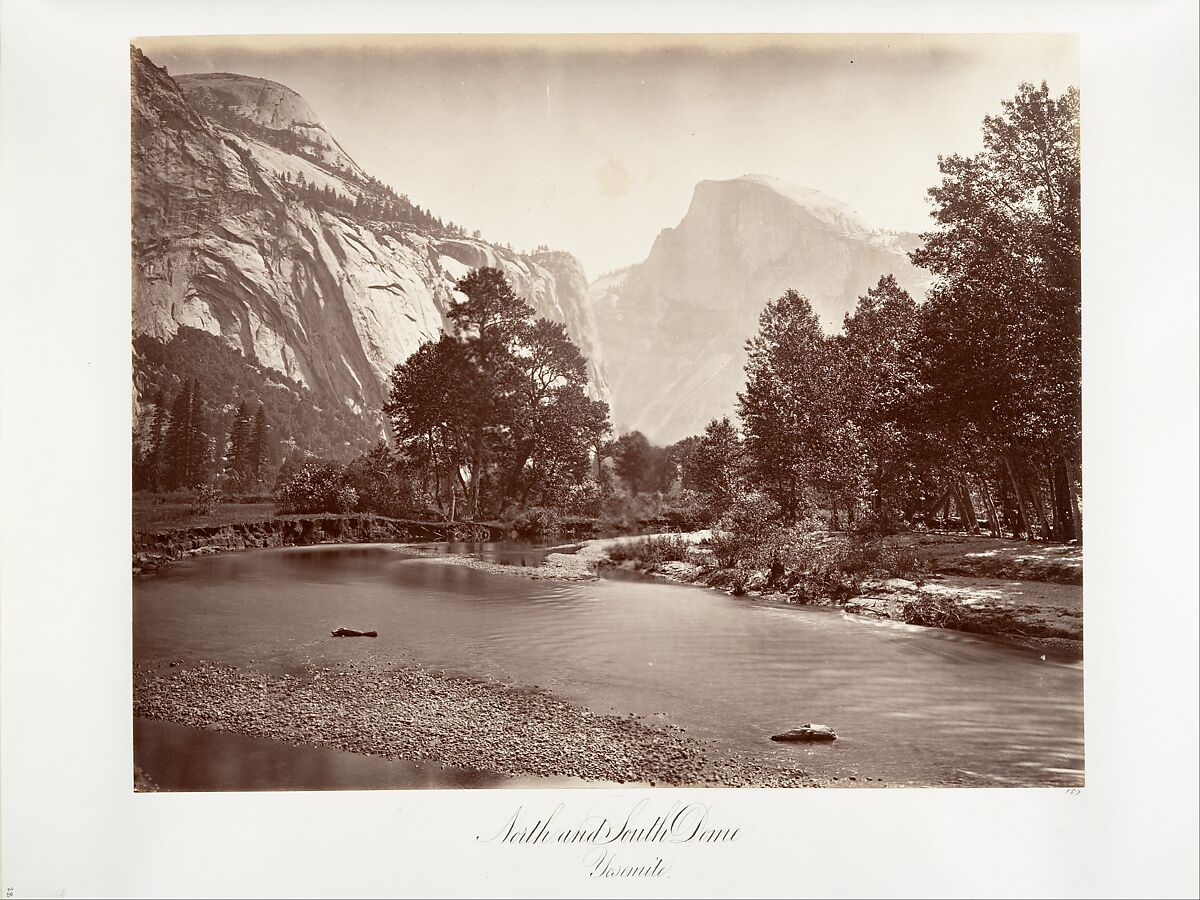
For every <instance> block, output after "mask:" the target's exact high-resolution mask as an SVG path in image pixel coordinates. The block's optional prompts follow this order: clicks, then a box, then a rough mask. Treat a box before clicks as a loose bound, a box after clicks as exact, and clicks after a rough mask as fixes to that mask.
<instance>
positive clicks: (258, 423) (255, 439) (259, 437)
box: [249, 403, 271, 485]
mask: <svg viewBox="0 0 1200 900" xmlns="http://www.w3.org/2000/svg"><path fill="white" fill-rule="evenodd" d="M269 427H270V426H269V425H268V423H267V411H266V410H265V409H263V406H262V404H261V403H260V404H259V405H258V409H257V410H256V411H255V413H254V428H253V433H252V434H251V436H250V446H249V473H250V482H251V483H252V484H254V485H261V484H262V483H263V482H264V481H265V480H266V477H267V466H268V465H269V464H270V459H271V452H270V443H269V442H270V432H269Z"/></svg>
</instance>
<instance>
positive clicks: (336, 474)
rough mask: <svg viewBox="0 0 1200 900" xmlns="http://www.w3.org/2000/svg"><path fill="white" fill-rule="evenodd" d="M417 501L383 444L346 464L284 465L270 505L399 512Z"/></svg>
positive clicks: (286, 509) (409, 511) (289, 509)
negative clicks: (297, 466) (273, 502)
mask: <svg viewBox="0 0 1200 900" xmlns="http://www.w3.org/2000/svg"><path fill="white" fill-rule="evenodd" d="M417 506H418V503H417V499H416V493H415V491H414V490H413V483H412V478H411V477H410V476H409V473H408V472H407V471H406V470H405V468H404V466H403V464H402V463H400V462H399V461H398V460H397V459H396V458H395V457H394V456H393V455H392V454H391V452H390V451H389V450H388V449H387V447H386V446H384V445H383V444H380V445H379V446H377V447H376V448H375V449H374V450H372V451H371V452H369V453H364V454H363V455H362V456H360V457H358V458H357V459H355V460H354V461H353V462H350V463H347V464H346V465H342V464H340V463H305V464H304V465H302V466H300V467H299V468H298V469H292V468H290V467H287V466H285V467H284V470H283V471H281V472H280V475H279V478H278V480H277V481H276V483H275V508H276V511H277V512H279V513H281V514H289V513H323V512H327V513H352V512H360V513H375V514H376V515H381V516H388V517H390V518H404V517H407V516H411V515H413V514H414V512H415V511H416V509H417Z"/></svg>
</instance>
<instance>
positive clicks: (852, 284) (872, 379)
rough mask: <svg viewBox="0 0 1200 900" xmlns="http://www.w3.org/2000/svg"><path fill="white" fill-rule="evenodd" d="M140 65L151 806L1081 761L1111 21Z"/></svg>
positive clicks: (137, 376) (913, 779)
mask: <svg viewBox="0 0 1200 900" xmlns="http://www.w3.org/2000/svg"><path fill="white" fill-rule="evenodd" d="M130 52H131V66H132V77H131V142H132V254H133V260H132V262H133V297H132V325H133V328H132V345H133V346H132V355H133V397H132V401H133V402H132V406H133V423H132V459H133V484H134V494H133V523H132V532H133V533H132V540H133V547H132V565H133V600H132V602H133V660H132V666H133V673H134V678H133V698H132V701H133V709H132V712H133V736H134V744H133V746H134V759H133V772H132V782H133V786H134V788H135V789H136V790H142V791H155V790H161V791H222V790H360V789H372V788H376V789H412V788H502V787H523V788H527V787H552V788H557V787H611V786H613V785H616V784H626V785H629V784H632V785H638V786H645V787H650V786H713V787H872V788H879V787H946V786H957V787H1009V786H1011V787H1045V786H1064V787H1078V786H1081V785H1082V784H1083V780H1084V742H1083V662H1082V659H1083V587H1082V584H1083V549H1082V548H1083V487H1082V459H1081V435H1082V423H1081V380H1080V379H1081V331H1080V315H1081V279H1080V190H1079V155H1080V132H1079V61H1078V40H1077V38H1076V37H1075V36H1072V35H1052V34H1028V35H1019V34H1003V35H987V34H976V35H948V34H938V35H919V34H907V35H600V34H597V35H465V36H464V35H443V36H433V35H392V36H387V35H360V36H350V35H339V36H311V35H310V36H295V37H287V36H269V37H268V36H262V37H259V36H226V37H221V36H217V37H163V36H160V37H145V38H135V39H133V41H132V46H131V50H130Z"/></svg>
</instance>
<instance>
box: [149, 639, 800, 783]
mask: <svg viewBox="0 0 1200 900" xmlns="http://www.w3.org/2000/svg"><path fill="white" fill-rule="evenodd" d="M133 713H134V715H135V716H140V717H144V718H150V719H162V720H166V721H170V722H175V723H178V724H181V725H189V726H193V727H204V728H218V729H223V730H226V731H234V732H240V733H242V734H251V735H257V736H260V737H266V738H272V739H275V740H280V741H288V742H291V743H302V744H314V745H318V746H327V747H336V748H338V749H342V750H349V751H352V752H356V753H365V754H369V755H373V756H382V757H387V758H390V759H410V760H429V761H432V762H436V763H439V764H442V765H447V766H457V767H463V768H470V769H477V770H480V771H486V772H494V773H497V774H502V775H525V776H529V775H532V776H543V777H562V776H574V777H577V778H585V779H591V780H599V781H606V782H614V783H626V782H635V781H636V782H650V783H653V784H666V785H691V786H706V785H707V786H724V787H818V786H819V785H817V784H816V783H815V782H814V780H813V778H812V777H811V776H809V775H807V774H806V773H804V772H802V771H800V770H798V769H794V768H786V767H783V766H774V765H771V764H769V763H764V762H759V761H757V760H751V759H746V758H743V757H740V756H734V755H730V754H727V753H723V752H720V751H718V750H717V749H716V748H715V747H714V746H713V745H712V744H710V743H707V742H701V741H698V740H696V739H694V738H692V737H689V736H688V735H687V734H685V733H684V732H683V730H682V729H679V728H676V727H674V726H671V725H661V724H656V723H650V722H646V721H644V720H642V719H640V718H637V717H634V716H632V715H631V716H627V717H619V716H612V715H599V714H596V713H593V712H591V711H590V710H587V709H584V708H581V707H578V706H574V705H572V704H569V703H567V702H565V701H563V700H561V699H560V698H558V697H555V696H554V695H552V694H550V693H548V692H545V691H541V690H536V689H535V690H525V689H519V688H513V687H510V686H507V685H502V684H498V683H495V682H487V681H477V680H471V679H467V678H463V677H459V676H455V675H449V674H445V673H441V672H434V671H430V670H428V669H425V668H422V667H420V666H405V667H402V668H388V667H383V666H378V665H371V664H346V665H344V666H339V667H337V668H329V667H327V668H310V669H308V670H306V671H304V672H301V673H297V674H268V673H263V672H255V671H250V670H246V669H239V668H238V667H236V666H228V665H217V664H211V663H201V664H199V665H196V666H192V667H187V668H184V667H171V668H161V667H144V666H143V667H138V668H136V669H135V671H134V709H133Z"/></svg>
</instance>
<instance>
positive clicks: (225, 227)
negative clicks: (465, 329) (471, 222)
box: [132, 49, 608, 418]
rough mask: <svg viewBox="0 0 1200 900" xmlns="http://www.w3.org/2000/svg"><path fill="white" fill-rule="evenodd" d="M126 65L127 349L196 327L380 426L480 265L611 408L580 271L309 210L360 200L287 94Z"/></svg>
mask: <svg viewBox="0 0 1200 900" xmlns="http://www.w3.org/2000/svg"><path fill="white" fill-rule="evenodd" d="M132 66H133V95H132V119H133V121H132V126H133V263H134V265H133V287H134V292H133V294H134V296H133V330H134V333H135V334H148V335H150V336H152V337H155V338H159V339H162V340H167V339H169V338H170V337H171V336H172V335H173V334H174V333H175V332H176V331H177V330H178V328H179V326H180V325H190V326H193V327H196V328H201V329H204V330H206V331H209V332H211V333H213V334H216V335H220V336H222V337H223V338H224V339H225V340H227V341H228V342H229V343H230V344H231V345H233V346H234V347H236V348H238V349H239V350H241V351H242V352H243V353H244V354H245V355H246V356H247V357H248V358H252V359H253V360H255V361H257V362H258V363H259V364H260V365H264V366H269V367H272V368H275V369H278V370H279V371H282V372H284V373H285V374H286V375H288V376H290V377H291V378H294V379H296V380H297V381H300V382H301V383H303V384H304V385H306V386H308V387H309V388H310V389H311V390H312V391H313V392H314V396H315V400H316V402H319V403H321V404H325V403H332V404H341V405H344V406H345V407H347V408H348V409H350V410H353V411H354V412H356V413H361V414H362V415H365V416H369V417H373V418H377V417H378V414H379V413H378V411H379V409H380V408H381V406H382V404H383V402H384V399H385V397H386V393H387V380H388V377H389V375H390V373H391V371H392V369H393V367H395V365H396V364H397V363H400V362H403V361H404V360H405V359H407V358H408V356H409V355H410V354H411V353H413V351H415V350H416V349H417V348H418V347H419V346H420V345H421V343H422V342H424V341H426V340H430V339H432V338H436V337H437V336H438V334H439V333H440V332H442V331H444V330H445V329H446V328H447V320H446V316H445V313H446V310H447V309H448V308H449V305H450V304H451V303H452V302H453V301H454V300H455V299H456V298H457V297H459V296H460V295H458V294H457V293H456V292H455V290H454V284H455V282H456V281H457V280H458V278H459V277H461V276H462V275H463V274H465V273H466V272H467V271H468V270H469V269H471V268H474V267H477V266H483V265H489V266H495V267H497V268H500V269H502V270H503V271H504V272H505V273H506V274H507V275H508V278H509V280H510V281H511V282H512V284H513V287H514V288H515V290H516V291H517V293H518V294H519V295H521V296H523V297H525V298H526V299H527V300H528V301H529V303H530V304H531V305H532V306H533V307H534V309H535V310H536V311H537V314H538V315H540V316H544V317H546V318H548V319H552V320H555V321H559V322H563V323H565V324H566V326H567V330H568V333H569V334H570V335H571V337H572V339H573V340H575V342H576V343H577V344H579V346H580V347H581V349H582V350H583V351H584V353H585V355H586V356H587V357H588V360H589V375H590V378H591V386H592V392H593V395H594V396H595V397H597V398H599V399H604V400H607V399H608V390H607V385H606V383H605V379H604V375H603V370H602V363H601V360H600V356H599V342H598V340H597V338H596V333H595V326H594V320H593V317H592V312H591V308H590V300H589V297H588V292H587V282H586V279H585V277H584V274H583V269H582V267H581V265H580V264H579V262H578V261H577V260H576V259H575V258H574V257H572V256H570V255H569V254H566V253H543V254H538V255H537V256H526V255H522V254H519V253H515V252H513V251H511V250H506V249H504V248H501V247H497V246H495V245H493V244H489V243H487V242H485V241H482V240H473V239H469V238H461V237H447V236H446V234H447V233H446V232H441V231H434V230H431V229H423V228H421V227H419V226H415V225H406V224H403V223H394V222H387V223H380V222H372V223H370V224H368V223H365V222H363V221H360V220H358V219H356V218H355V217H352V216H350V215H345V214H339V213H337V212H334V211H330V210H321V209H317V208H314V207H313V206H311V205H308V204H305V203H302V202H301V201H300V200H298V199H296V198H295V196H294V195H295V191H294V190H293V189H292V185H293V184H295V183H297V182H298V181H299V180H301V178H302V180H303V182H304V183H305V184H308V185H313V186H316V187H317V188H319V189H321V190H324V189H325V188H326V187H329V188H331V189H332V190H333V191H335V192H336V193H338V194H339V195H341V196H342V197H345V198H351V199H353V198H355V197H357V196H359V195H360V194H362V193H364V189H366V188H367V187H368V186H367V183H366V178H367V176H366V175H365V174H364V173H363V172H362V170H361V169H360V168H359V167H358V165H357V164H356V163H355V162H354V161H353V160H352V159H351V158H350V157H349V155H348V154H346V152H345V151H344V150H343V149H342V147H341V146H340V145H339V144H338V143H337V141H336V140H335V139H334V138H333V137H332V136H331V135H329V133H328V132H327V131H326V130H325V128H324V126H323V125H322V124H321V122H320V120H319V119H318V118H317V116H316V115H315V114H314V113H313V111H312V110H311V109H310V108H309V107H308V105H307V104H306V103H305V102H304V100H303V99H302V98H301V97H300V96H299V95H298V94H296V93H295V92H294V91H291V90H290V89H288V88H286V87H284V86H282V85H278V84H275V83H274V82H269V81H264V80H263V79H258V78H246V77H242V76H239V75H228V74H215V75H189V76H183V77H181V78H180V79H178V80H176V79H173V78H171V77H170V76H169V75H168V74H167V72H166V70H165V69H162V68H159V67H157V66H155V65H154V64H153V63H151V62H150V61H149V60H148V59H147V58H146V57H145V56H144V55H143V54H142V53H141V52H140V51H138V50H136V49H135V50H134V51H133V58H132ZM289 182H290V183H289ZM136 386H137V382H136V380H135V390H136ZM143 399H145V398H143Z"/></svg>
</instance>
